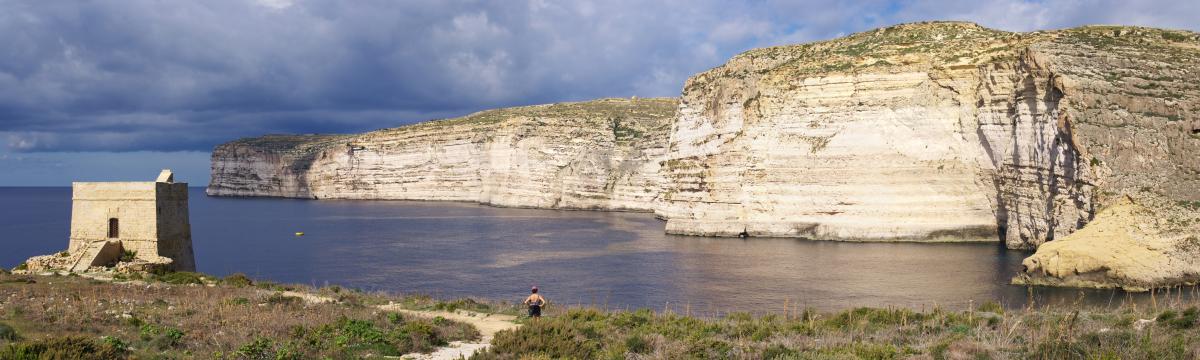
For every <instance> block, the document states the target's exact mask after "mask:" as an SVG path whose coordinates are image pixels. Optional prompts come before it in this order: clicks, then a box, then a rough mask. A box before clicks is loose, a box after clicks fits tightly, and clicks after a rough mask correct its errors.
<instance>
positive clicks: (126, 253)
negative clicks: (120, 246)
mask: <svg viewBox="0 0 1200 360" xmlns="http://www.w3.org/2000/svg"><path fill="white" fill-rule="evenodd" d="M136 258H137V251H133V250H121V259H120V261H121V262H131V261H133V259H136Z"/></svg>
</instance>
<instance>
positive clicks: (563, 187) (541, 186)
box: [208, 99, 677, 211]
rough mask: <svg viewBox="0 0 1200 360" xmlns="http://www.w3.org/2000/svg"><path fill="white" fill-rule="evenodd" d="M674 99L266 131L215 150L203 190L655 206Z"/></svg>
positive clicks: (645, 208)
mask: <svg viewBox="0 0 1200 360" xmlns="http://www.w3.org/2000/svg"><path fill="white" fill-rule="evenodd" d="M676 106H677V102H676V100H674V99H641V100H623V99H605V100H596V101H590V102H581V103H564V104H554V105H538V106H528V107H519V108H509V109H499V110H490V111H484V112H480V113H476V114H472V115H468V116H465V117H462V118H455V119H448V120H440V121H431V122H425V123H420V124H416V125H411V126H405V127H399V128H394V129H386V130H380V131H374V132H369V133H366V134H362V135H339V136H321V135H313V136H265V137H260V138H252V139H242V140H238V141H234V142H231V143H227V144H223V145H221V146H219V147H217V149H216V150H214V151H213V169H212V176H213V177H212V181H211V182H210V185H209V188H208V194H209V195H220V196H281V197H300V198H317V199H326V198H337V199H407V200H450V201H473V202H480V203H484V204H491V205H499V206H512V207H538V208H562V209H599V210H641V211H649V210H651V209H653V205H654V203H655V202H656V201H657V199H658V197H659V194H660V190H659V187H660V184H661V183H662V181H661V177H660V175H659V162H660V160H661V158H662V156H663V155H664V154H665V149H666V139H667V136H666V132H667V130H668V129H669V126H670V125H669V123H670V119H671V118H672V117H673V114H674V112H675V108H676Z"/></svg>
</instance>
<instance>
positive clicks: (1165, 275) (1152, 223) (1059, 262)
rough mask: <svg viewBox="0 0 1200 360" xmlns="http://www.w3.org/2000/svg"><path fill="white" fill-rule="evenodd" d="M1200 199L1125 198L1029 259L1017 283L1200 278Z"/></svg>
mask: <svg viewBox="0 0 1200 360" xmlns="http://www.w3.org/2000/svg"><path fill="white" fill-rule="evenodd" d="M1197 205H1200V203H1196V204H1191V203H1183V204H1173V203H1171V202H1170V201H1164V200H1163V199H1161V198H1155V197H1147V196H1141V197H1140V198H1139V199H1138V200H1133V199H1132V198H1128V199H1122V200H1121V201H1118V202H1116V203H1114V204H1112V205H1109V206H1108V207H1106V208H1104V209H1103V210H1101V211H1100V212H1099V213H1098V214H1097V215H1096V218H1095V219H1094V220H1093V221H1092V222H1090V223H1088V224H1087V225H1086V226H1084V227H1083V228H1082V229H1080V230H1079V231H1076V232H1074V233H1071V234H1070V235H1067V236H1066V237H1065V238H1062V239H1059V240H1055V241H1052V242H1048V243H1045V244H1042V246H1041V247H1039V248H1038V250H1037V253H1035V254H1033V256H1030V257H1029V258H1027V259H1025V261H1024V262H1023V265H1024V267H1025V271H1023V272H1022V273H1021V274H1019V275H1018V276H1017V277H1016V278H1015V279H1013V280H1014V281H1013V282H1014V283H1017V284H1030V285H1051V286H1071V287H1092V288H1111V287H1120V288H1123V289H1125V290H1131V291H1145V290H1148V289H1151V288H1155V287H1162V286H1171V285H1177V284H1182V283H1195V282H1196V281H1197V280H1200V212H1197V211H1196V209H1195V207H1196V206H1197Z"/></svg>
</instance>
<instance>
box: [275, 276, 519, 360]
mask: <svg viewBox="0 0 1200 360" xmlns="http://www.w3.org/2000/svg"><path fill="white" fill-rule="evenodd" d="M283 295H285V296H295V297H298V298H301V299H304V301H307V302H309V303H332V302H336V300H334V299H333V298H329V297H325V296H320V295H316V294H310V293H304V292H297V291H284V292H283ZM375 307H376V308H379V309H380V310H384V311H393V312H398V313H403V314H408V315H413V316H420V317H426V318H434V317H438V316H441V317H442V318H445V319H446V320H453V321H458V322H463V323H467V324H471V326H474V327H475V328H476V329H478V330H479V335H480V337H479V340H478V341H454V342H451V343H450V345H449V346H445V347H441V348H438V349H437V350H434V352H432V353H429V354H419V353H414V354H407V355H404V356H403V357H402V358H404V359H414V360H417V359H419V360H443V359H445V360H452V359H459V358H469V357H471V355H474V354H475V352H477V351H483V350H485V349H487V348H488V346H491V343H492V337H494V336H495V335H496V333H498V332H501V331H504V330H510V329H516V328H518V327H520V326H521V324H517V323H516V321H517V317H516V316H512V315H501V314H488V313H479V312H473V311H461V310H460V311H455V312H448V311H433V310H410V309H405V308H402V307H400V305H399V304H387V305H376V306H375Z"/></svg>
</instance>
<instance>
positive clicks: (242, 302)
mask: <svg viewBox="0 0 1200 360" xmlns="http://www.w3.org/2000/svg"><path fill="white" fill-rule="evenodd" d="M225 303H226V304H229V305H246V304H249V303H250V299H247V298H244V297H240V296H239V297H235V298H232V299H229V300H225Z"/></svg>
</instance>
